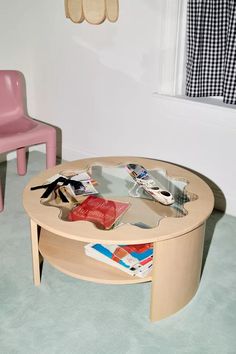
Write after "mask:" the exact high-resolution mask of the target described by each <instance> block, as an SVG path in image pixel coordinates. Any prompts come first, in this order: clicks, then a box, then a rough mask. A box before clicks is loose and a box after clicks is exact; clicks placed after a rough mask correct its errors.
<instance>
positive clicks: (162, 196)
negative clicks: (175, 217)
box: [126, 163, 175, 205]
mask: <svg viewBox="0 0 236 354" xmlns="http://www.w3.org/2000/svg"><path fill="white" fill-rule="evenodd" d="M126 169H127V171H128V173H129V175H130V176H131V177H132V178H133V180H134V181H135V182H136V183H137V184H138V185H139V186H140V187H142V188H143V190H144V191H145V192H146V193H147V194H149V195H150V196H152V198H153V199H154V200H156V201H157V202H159V203H161V204H163V205H172V204H173V203H174V202H175V200H174V197H173V195H172V194H171V193H170V192H169V191H168V190H166V189H162V188H161V186H160V185H158V184H157V182H156V181H155V180H154V179H153V177H152V176H151V175H150V174H149V172H148V171H147V170H146V169H145V168H144V167H143V166H141V165H137V164H132V163H130V164H127V165H126Z"/></svg>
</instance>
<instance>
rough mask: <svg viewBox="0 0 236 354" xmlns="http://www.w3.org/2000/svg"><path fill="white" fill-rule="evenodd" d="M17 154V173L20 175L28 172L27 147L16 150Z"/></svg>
mask: <svg viewBox="0 0 236 354" xmlns="http://www.w3.org/2000/svg"><path fill="white" fill-rule="evenodd" d="M16 154H17V173H18V175H19V176H24V175H25V174H26V148H25V147H23V148H20V149H17V150H16Z"/></svg>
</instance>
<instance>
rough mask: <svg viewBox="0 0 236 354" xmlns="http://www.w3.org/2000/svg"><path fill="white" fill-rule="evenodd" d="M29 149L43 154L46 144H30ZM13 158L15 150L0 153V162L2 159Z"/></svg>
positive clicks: (8, 159)
mask: <svg viewBox="0 0 236 354" xmlns="http://www.w3.org/2000/svg"><path fill="white" fill-rule="evenodd" d="M29 151H39V152H42V153H44V154H45V153H46V146H45V144H42V145H35V146H30V147H29ZM13 159H16V151H12V152H8V153H6V154H0V163H1V162H4V161H10V160H13Z"/></svg>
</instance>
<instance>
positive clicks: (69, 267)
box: [39, 228, 152, 284]
mask: <svg viewBox="0 0 236 354" xmlns="http://www.w3.org/2000/svg"><path fill="white" fill-rule="evenodd" d="M84 246H85V243H84V242H80V241H75V240H71V239H69V238H65V237H61V236H58V235H56V234H53V233H51V232H49V231H46V230H44V229H43V228H42V229H41V232H40V240H39V251H40V253H41V254H42V256H43V258H44V259H45V260H47V261H48V262H49V263H50V264H51V265H52V266H53V267H55V268H57V269H58V270H60V271H61V272H63V273H65V274H67V275H70V276H72V277H74V278H78V279H83V280H88V281H92V282H96V283H104V284H132V283H143V282H147V281H151V280H152V277H151V276H150V275H149V276H147V277H144V278H139V277H133V276H131V275H129V274H126V273H124V272H122V271H120V270H119V269H116V268H114V267H112V266H110V265H107V264H105V263H103V262H99V261H97V260H95V259H92V258H91V257H88V256H86V254H85V251H84Z"/></svg>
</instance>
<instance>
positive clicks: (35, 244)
mask: <svg viewBox="0 0 236 354" xmlns="http://www.w3.org/2000/svg"><path fill="white" fill-rule="evenodd" d="M30 228H31V245H32V261H33V276H34V285H35V286H39V285H40V278H41V277H40V268H41V267H40V265H41V263H42V261H43V259H42V256H41V254H40V253H39V232H38V230H39V226H38V225H37V224H36V223H35V222H34V221H33V220H32V219H31V220H30Z"/></svg>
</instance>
